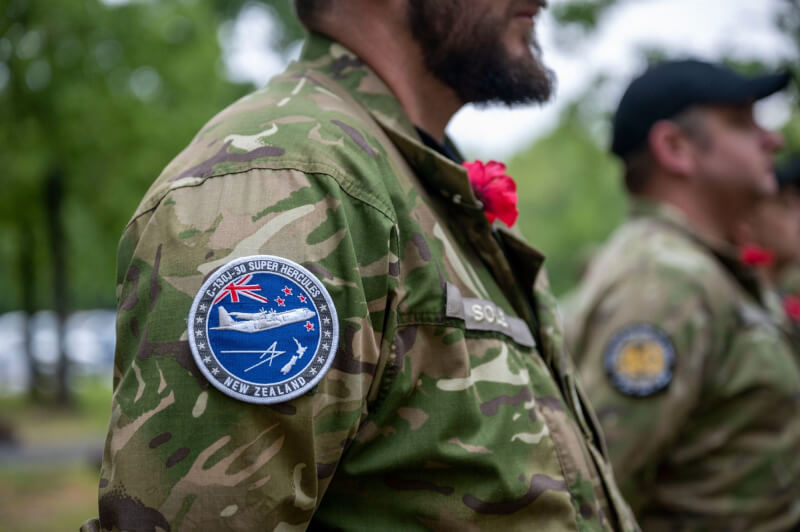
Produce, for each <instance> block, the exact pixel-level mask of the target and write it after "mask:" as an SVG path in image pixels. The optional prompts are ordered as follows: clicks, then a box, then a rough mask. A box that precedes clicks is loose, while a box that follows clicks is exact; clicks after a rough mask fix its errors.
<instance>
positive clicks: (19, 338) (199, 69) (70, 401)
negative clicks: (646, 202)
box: [0, 0, 800, 532]
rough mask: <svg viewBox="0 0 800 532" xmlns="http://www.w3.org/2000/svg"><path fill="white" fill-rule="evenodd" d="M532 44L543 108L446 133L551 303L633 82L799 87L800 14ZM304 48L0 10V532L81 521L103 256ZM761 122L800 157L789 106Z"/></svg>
mask: <svg viewBox="0 0 800 532" xmlns="http://www.w3.org/2000/svg"><path fill="white" fill-rule="evenodd" d="M537 32H538V33H539V38H540V41H541V43H542V47H543V50H544V57H545V60H546V62H547V63H548V64H549V66H550V67H551V68H552V69H553V70H555V72H556V74H557V76H558V79H559V83H558V92H557V94H556V97H555V98H554V99H553V101H552V102H550V103H549V104H547V105H546V106H543V107H541V108H539V107H531V108H521V109H515V110H513V111H511V110H508V109H504V108H474V107H469V108H466V109H464V110H462V111H461V112H460V113H459V114H458V115H457V116H456V117H455V119H454V120H453V122H452V124H451V126H450V128H449V133H450V135H451V136H452V137H453V138H454V140H455V141H456V143H457V144H458V145H459V146H460V147H461V148H462V151H464V153H465V154H466V156H467V158H468V159H472V158H481V159H496V160H501V161H504V162H506V163H507V164H508V166H509V174H510V175H511V176H512V177H514V178H515V179H516V180H517V182H518V186H519V195H520V201H519V207H520V211H521V214H520V219H519V226H520V228H521V230H522V232H523V233H525V235H526V236H527V237H528V239H529V240H530V241H531V242H532V243H533V244H534V245H535V246H537V247H538V248H539V249H541V250H542V251H543V252H544V253H545V254H546V255H547V257H548V258H547V263H546V264H547V265H548V266H549V272H550V276H551V280H552V283H553V286H554V289H555V290H556V292H557V294H558V295H561V296H564V295H565V294H567V293H568V292H569V290H570V288H571V287H572V286H573V285H574V284H575V282H576V281H577V279H578V278H579V276H580V273H581V270H582V268H583V267H584V265H585V263H586V261H587V260H588V258H589V257H590V256H591V254H592V251H593V250H594V249H595V248H596V246H597V245H598V244H599V243H601V242H602V241H603V240H604V238H605V237H606V236H607V235H608V234H609V233H610V232H611V231H612V230H613V228H614V227H615V226H616V225H617V224H618V223H619V222H620V221H621V220H622V219H623V218H624V216H625V211H626V205H625V199H624V196H623V194H622V192H621V189H620V184H619V183H620V179H619V172H620V168H619V167H618V165H617V164H616V162H615V161H613V160H612V159H611V158H610V157H609V155H608V154H607V144H608V130H609V127H608V123H609V118H610V115H611V113H612V112H613V109H614V106H615V105H616V102H617V101H618V99H619V97H620V95H621V93H622V91H623V90H624V87H625V85H626V84H627V82H628V81H629V80H630V78H631V77H632V76H633V75H635V74H636V73H637V72H639V71H640V70H642V69H643V68H644V67H645V66H646V65H647V63H648V62H651V61H654V60H657V59H660V58H679V57H686V56H699V57H701V58H705V59H707V60H715V61H725V62H727V63H730V64H732V65H733V66H735V67H737V68H739V69H742V70H744V71H748V72H759V71H763V70H774V69H776V68H790V69H793V70H795V71H796V72H797V69H798V56H799V55H800V0H759V1H758V2H753V1H752V0H551V2H550V8H549V9H548V10H547V11H546V12H545V13H543V16H541V18H540V19H539V21H538V22H537ZM301 39H302V30H301V28H300V27H299V25H298V23H297V22H296V20H295V19H294V18H293V16H292V11H291V4H290V0H270V1H261V2H258V1H252V0H47V1H44V0H0V294H3V295H2V296H0V530H9V531H12V530H13V531H15V532H16V531H28V530H31V531H33V530H36V531H50V530H54V531H57V530H76V529H77V527H78V526H79V525H80V523H81V522H83V520H85V519H86V518H88V517H91V516H94V515H96V513H97V510H96V483H97V474H98V469H97V468H98V463H99V459H100V454H101V452H102V446H103V440H104V437H105V430H106V425H107V423H108V417H109V414H110V398H111V375H112V371H113V347H114V310H113V309H114V307H115V297H116V295H115V287H116V280H115V251H116V245H117V240H118V238H119V236H120V234H121V232H122V229H123V227H124V225H125V224H126V223H127V221H128V218H129V217H130V215H131V214H132V213H133V211H134V209H135V207H136V205H137V204H138V202H139V200H140V199H141V197H142V195H143V194H144V192H145V190H146V189H147V187H148V186H149V184H150V183H151V182H152V181H153V180H154V179H155V177H156V176H157V175H158V174H159V173H160V171H161V169H162V168H163V167H164V166H165V165H166V164H167V163H168V162H169V160H170V159H171V158H172V157H174V156H175V155H176V154H177V153H178V151H180V150H181V149H182V148H183V147H184V146H185V145H186V144H187V143H188V142H189V140H190V139H191V137H192V136H193V135H194V134H195V133H196V132H197V130H198V129H199V128H200V126H202V125H203V124H204V123H205V122H206V121H207V120H208V119H209V118H210V117H211V116H213V114H214V113H216V112H217V111H219V110H221V109H222V108H223V107H225V106H226V105H228V104H229V103H231V102H232V101H233V100H235V99H237V98H239V97H240V96H242V95H244V94H246V93H247V92H249V91H251V90H253V89H254V88H255V87H258V86H260V85H263V84H264V83H265V82H266V81H267V80H268V79H269V78H270V77H271V76H272V75H274V74H275V73H276V72H278V71H280V70H281V69H282V68H283V67H284V66H285V64H286V63H287V62H288V61H290V60H292V59H293V58H294V57H296V56H297V55H298V54H299V50H300V41H301ZM757 116H758V119H759V120H760V121H761V122H762V123H763V124H764V125H766V126H768V127H771V128H776V129H780V130H782V131H783V132H784V134H785V136H786V139H787V145H788V146H789V148H792V149H794V150H800V107H799V106H798V91H797V88H796V87H793V88H792V89H791V90H790V91H788V92H787V93H785V94H781V95H776V96H774V97H771V98H770V99H768V100H766V101H764V102H762V103H761V104H759V106H758V109H757ZM787 151H788V149H787Z"/></svg>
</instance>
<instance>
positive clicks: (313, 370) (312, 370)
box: [309, 368, 317, 375]
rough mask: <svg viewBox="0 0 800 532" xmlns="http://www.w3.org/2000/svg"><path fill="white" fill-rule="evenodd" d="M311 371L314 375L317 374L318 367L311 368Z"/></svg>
mask: <svg viewBox="0 0 800 532" xmlns="http://www.w3.org/2000/svg"><path fill="white" fill-rule="evenodd" d="M309 371H310V372H311V374H312V375H316V374H317V368H311V369H310V370H309Z"/></svg>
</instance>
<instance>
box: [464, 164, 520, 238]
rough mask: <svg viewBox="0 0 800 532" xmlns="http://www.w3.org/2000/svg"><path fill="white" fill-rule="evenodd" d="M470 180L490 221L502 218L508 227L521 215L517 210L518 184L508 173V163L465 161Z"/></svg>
mask: <svg viewBox="0 0 800 532" xmlns="http://www.w3.org/2000/svg"><path fill="white" fill-rule="evenodd" d="M462 165H463V166H464V168H466V169H467V174H468V175H469V182H470V184H471V185H472V189H473V190H474V191H475V195H476V196H477V197H478V199H479V200H480V201H481V203H483V212H484V214H486V218H487V219H488V220H489V223H492V222H494V221H495V219H498V220H500V221H501V222H503V223H504V224H506V225H507V226H508V227H511V226H512V225H514V222H516V221H517V216H519V211H518V210H517V184H516V183H515V182H514V180H513V179H511V178H510V177H509V176H507V175H506V165H504V164H503V163H499V162H497V161H489V162H488V163H483V162H482V161H473V162H464V163H462Z"/></svg>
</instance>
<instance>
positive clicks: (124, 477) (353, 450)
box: [87, 0, 637, 531]
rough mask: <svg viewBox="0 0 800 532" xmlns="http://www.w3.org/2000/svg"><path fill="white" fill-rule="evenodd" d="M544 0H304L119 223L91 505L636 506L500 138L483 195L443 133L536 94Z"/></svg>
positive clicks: (608, 519) (320, 521) (385, 524)
mask: <svg viewBox="0 0 800 532" xmlns="http://www.w3.org/2000/svg"><path fill="white" fill-rule="evenodd" d="M543 5H544V2H540V1H522V0H479V1H476V0H469V1H468V0H447V1H437V2H429V1H426V0H397V1H391V2H375V1H373V0H317V1H314V0H297V1H296V8H297V12H298V15H299V16H300V19H301V20H302V21H303V23H304V24H305V25H306V26H307V27H308V29H309V30H310V32H311V35H310V37H309V38H308V41H307V42H306V45H305V49H304V51H303V53H302V56H301V59H300V61H299V62H298V63H295V64H293V65H291V66H289V68H288V69H287V71H286V72H285V73H283V74H282V75H279V76H277V77H276V78H274V79H273V80H272V81H271V82H270V83H269V85H268V86H267V87H266V88H265V89H264V90H261V91H258V92H256V93H254V94H252V95H250V96H248V97H246V98H244V99H243V100H241V101H239V102H238V103H235V104H233V105H232V106H231V107H229V108H228V109H226V110H225V111H223V112H222V113H221V114H220V115H218V116H217V117H216V118H214V119H213V120H212V121H211V122H210V123H209V124H208V125H207V126H206V127H205V128H204V129H203V130H202V131H201V132H200V133H199V135H198V136H197V137H196V138H195V140H194V141H193V142H192V143H191V144H190V145H189V147H188V148H187V149H186V150H185V151H184V152H183V153H182V154H181V155H180V156H179V157H178V158H176V159H175V160H174V161H173V162H172V163H171V164H170V165H169V166H168V167H167V169H166V170H165V171H164V173H163V174H162V175H161V177H159V178H158V180H157V181H156V183H155V184H154V185H153V186H152V187H151V189H150V191H149V192H148V193H147V195H146V197H145V199H144V200H143V201H142V203H141V205H140V207H139V209H138V210H137V212H136V213H135V215H134V217H133V219H132V220H131V222H130V224H129V225H128V227H127V229H126V230H125V233H124V235H123V237H122V241H121V244H120V251H119V276H118V279H119V283H120V289H119V319H118V336H117V338H118V344H117V351H116V360H115V377H114V405H113V406H114V409H113V416H112V419H111V425H110V429H109V435H108V439H107V445H106V449H105V456H104V460H103V469H102V471H101V479H100V504H99V510H100V519H99V522H98V521H96V520H95V521H93V522H91V523H89V524H87V529H93V528H94V529H97V528H98V527H100V528H102V529H112V528H113V529H117V528H118V529H122V530H157V529H163V530H172V531H177V530H215V531H216V530H303V529H305V528H307V527H309V528H311V529H315V528H320V529H335V530H414V529H441V530H453V529H484V530H492V529H493V530H545V529H547V530H612V529H613V530H635V529H636V528H637V527H636V525H635V521H634V520H633V519H632V516H631V514H630V511H629V509H628V508H627V505H626V504H625V503H624V502H623V501H622V499H621V497H620V496H619V494H618V491H617V488H616V486H615V483H614V480H613V477H612V476H611V474H610V467H609V466H608V465H607V463H606V461H605V458H604V456H603V452H602V450H601V449H602V447H603V445H602V440H601V438H600V436H599V432H598V429H597V426H596V425H595V424H594V423H593V416H592V414H591V411H590V410H589V409H588V406H587V405H586V404H585V403H583V402H582V400H581V397H582V394H581V393H580V391H579V390H578V389H577V388H576V385H575V380H574V375H573V374H572V369H571V366H570V361H569V359H568V358H567V357H566V355H565V352H564V350H563V342H562V340H561V332H560V330H559V328H558V325H557V323H556V318H555V315H556V312H555V309H554V300H553V298H552V295H550V293H549V291H548V289H547V282H546V279H545V277H544V273H543V272H542V271H539V270H538V266H539V265H541V255H539V254H538V253H537V252H535V251H534V250H533V249H531V248H529V247H527V245H525V244H524V243H523V242H522V241H521V240H520V239H519V238H518V237H517V236H515V235H514V234H512V233H511V232H508V231H506V230H505V229H504V228H500V227H497V225H495V226H492V225H491V224H490V221H489V218H487V217H488V216H490V215H491V216H492V217H494V216H498V217H499V218H500V219H504V218H505V214H508V213H498V212H494V211H492V209H491V207H492V200H493V199H497V198H496V196H495V195H493V194H489V192H488V189H490V188H491V187H490V186H489V185H488V181H489V178H491V179H492V180H494V179H495V178H496V179H497V181H498V182H499V183H504V185H502V186H503V190H505V191H509V185H508V179H507V177H506V178H505V179H502V178H504V177H505V176H503V175H502V165H499V164H497V163H490V164H488V165H482V164H480V163H475V164H473V165H471V166H470V168H471V171H470V177H472V174H473V170H474V173H475V174H476V175H475V178H476V180H478V181H480V182H482V183H484V184H487V187H486V189H485V190H484V193H485V194H487V195H485V196H480V197H481V200H482V201H479V200H478V198H477V197H476V194H475V193H474V192H473V190H472V189H471V188H470V181H469V180H468V175H467V172H466V171H465V169H464V168H463V167H462V166H461V164H460V163H461V162H462V161H461V157H460V156H459V154H458V151H457V150H456V149H455V147H454V146H453V145H452V143H451V142H450V141H449V140H448V139H447V138H446V136H445V134H444V130H445V126H446V124H447V122H448V121H449V120H450V118H451V116H452V115H453V114H454V113H455V112H456V111H457V110H458V109H459V108H460V107H461V106H462V105H464V104H465V103H468V102H487V101H499V102H504V103H506V104H514V103H531V102H542V101H545V100H546V99H547V98H548V96H549V94H550V90H551V74H550V73H549V71H548V70H547V69H546V68H545V67H544V66H543V65H542V63H541V62H540V60H539V54H538V50H537V46H536V43H535V41H534V39H533V25H534V18H535V16H536V14H537V12H538V11H539V9H540V8H541V7H543ZM512 185H513V184H512ZM511 189H513V186H511ZM482 190H483V189H482ZM501 193H502V194H503V197H504V198H506V199H507V198H508V197H511V196H513V194H511V195H510V196H508V195H505V193H504V192H502V191H501ZM484 211H485V212H484ZM534 283H535V284H536V288H535V289H534Z"/></svg>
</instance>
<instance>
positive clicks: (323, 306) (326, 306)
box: [319, 305, 328, 310]
mask: <svg viewBox="0 0 800 532" xmlns="http://www.w3.org/2000/svg"><path fill="white" fill-rule="evenodd" d="M319 309H320V310H328V305H320V306H319Z"/></svg>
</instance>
